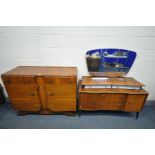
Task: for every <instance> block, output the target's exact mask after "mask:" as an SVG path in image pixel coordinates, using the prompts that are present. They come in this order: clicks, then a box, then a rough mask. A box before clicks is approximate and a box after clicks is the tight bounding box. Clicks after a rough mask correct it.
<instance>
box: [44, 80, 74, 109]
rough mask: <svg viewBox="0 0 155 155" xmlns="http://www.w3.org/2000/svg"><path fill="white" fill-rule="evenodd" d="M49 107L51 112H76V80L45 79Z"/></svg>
mask: <svg viewBox="0 0 155 155" xmlns="http://www.w3.org/2000/svg"><path fill="white" fill-rule="evenodd" d="M45 90H46V96H47V107H48V109H49V110H51V111H76V78H72V77H60V78H59V77H54V78H53V77H45Z"/></svg>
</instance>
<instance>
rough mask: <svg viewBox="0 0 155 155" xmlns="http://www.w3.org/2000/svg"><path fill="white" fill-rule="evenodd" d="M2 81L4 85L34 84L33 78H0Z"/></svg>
mask: <svg viewBox="0 0 155 155" xmlns="http://www.w3.org/2000/svg"><path fill="white" fill-rule="evenodd" d="M2 80H3V82H4V83H5V84H35V83H36V81H35V77H34V76H12V77H11V76H10V77H7V76H2Z"/></svg>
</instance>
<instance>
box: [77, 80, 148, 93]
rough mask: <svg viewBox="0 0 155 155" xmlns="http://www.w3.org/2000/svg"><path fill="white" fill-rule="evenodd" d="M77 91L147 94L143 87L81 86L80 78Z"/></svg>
mask: <svg viewBox="0 0 155 155" xmlns="http://www.w3.org/2000/svg"><path fill="white" fill-rule="evenodd" d="M79 92H80V93H114V94H115V93H116V94H139V95H140V94H148V92H147V91H146V90H144V89H141V90H130V89H119V88H118V89H117V88H100V89H98V88H83V87H82V80H80V81H79Z"/></svg>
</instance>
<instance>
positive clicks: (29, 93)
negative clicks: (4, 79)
mask: <svg viewBox="0 0 155 155" xmlns="http://www.w3.org/2000/svg"><path fill="white" fill-rule="evenodd" d="M6 89H7V93H8V95H9V97H10V98H33V99H34V98H36V99H38V98H39V96H38V86H37V85H22V84H9V85H6Z"/></svg>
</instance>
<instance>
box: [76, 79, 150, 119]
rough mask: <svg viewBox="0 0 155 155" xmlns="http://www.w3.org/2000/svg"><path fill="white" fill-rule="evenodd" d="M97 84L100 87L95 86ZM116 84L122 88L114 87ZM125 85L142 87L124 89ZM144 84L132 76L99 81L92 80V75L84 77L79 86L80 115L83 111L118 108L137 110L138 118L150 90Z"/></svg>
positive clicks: (128, 110)
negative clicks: (143, 87)
mask: <svg viewBox="0 0 155 155" xmlns="http://www.w3.org/2000/svg"><path fill="white" fill-rule="evenodd" d="M96 85H97V86H98V88H95V87H94V86H96ZM114 85H115V86H118V87H120V88H117V87H115V88H113V86H114ZM86 86H87V87H86ZM88 86H89V87H88ZM97 86H96V87H97ZM101 86H105V88H101ZM124 86H127V87H129V88H131V87H137V88H138V87H140V89H138V90H132V89H122V88H125V87H124ZM142 86H144V85H143V84H142V83H140V82H138V81H136V80H135V79H134V78H131V77H121V78H105V80H98V81H97V80H92V77H91V76H87V77H83V78H82V80H80V82H79V86H78V92H79V104H78V111H79V116H80V114H81V112H82V111H97V110H118V111H125V112H136V118H138V115H139V112H140V111H141V110H142V109H143V106H144V104H145V101H146V99H147V96H148V92H147V91H145V90H144V89H142Z"/></svg>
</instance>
